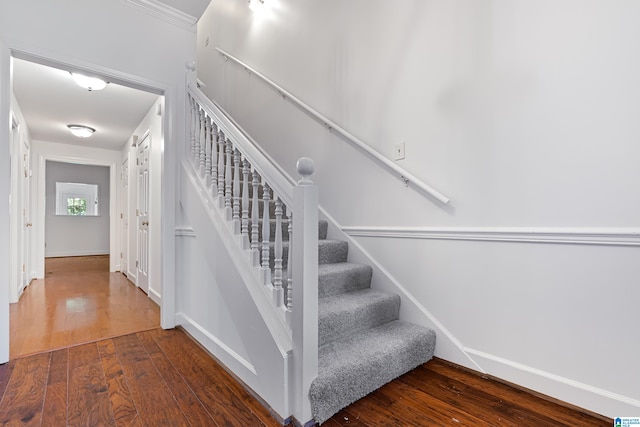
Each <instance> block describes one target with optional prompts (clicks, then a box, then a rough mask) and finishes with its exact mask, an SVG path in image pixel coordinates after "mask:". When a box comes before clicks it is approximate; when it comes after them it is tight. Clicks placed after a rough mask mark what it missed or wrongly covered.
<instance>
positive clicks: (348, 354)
mask: <svg viewBox="0 0 640 427" xmlns="http://www.w3.org/2000/svg"><path fill="white" fill-rule="evenodd" d="M272 211H273V208H272ZM327 228H328V224H327V222H326V221H320V222H319V227H318V239H319V240H318V263H319V266H318V297H319V300H318V317H319V319H318V344H319V348H318V353H319V354H318V356H319V360H318V362H319V363H318V377H317V378H316V379H315V380H314V381H313V383H312V384H311V390H310V392H309V396H310V398H311V407H312V413H313V418H314V420H315V421H316V422H318V423H322V422H324V421H326V420H327V419H329V418H330V417H331V416H332V415H333V414H335V413H336V412H338V411H340V410H341V409H342V408H344V407H346V406H348V405H350V404H351V403H353V402H355V401H356V400H358V399H360V398H362V397H364V396H366V395H367V394H369V393H371V392H372V391H374V390H376V389H378V388H380V387H381V386H382V385H384V384H386V383H388V382H389V381H391V380H393V379H395V378H397V377H399V376H400V375H402V374H404V373H406V372H408V371H410V370H411V369H413V368H415V367H417V366H419V365H421V364H423V363H425V362H427V361H428V360H429V359H431V357H432V356H433V352H434V349H435V339H436V337H435V333H434V332H433V331H432V330H430V329H426V328H424V327H421V326H417V325H414V324H411V323H407V322H403V321H401V320H398V317H399V312H400V297H399V296H398V295H396V294H392V293H387V292H382V291H378V290H374V289H371V277H372V269H371V267H370V266H368V265H361V264H352V263H350V262H348V252H349V246H348V244H347V242H345V241H341V240H329V239H327ZM271 229H272V230H273V227H272V228H271ZM285 232H286V227H283V238H284V240H285V241H288V237H289V236H288V233H285ZM286 254H287V252H285V263H286V257H287V255H286ZM272 258H273V256H272Z"/></svg>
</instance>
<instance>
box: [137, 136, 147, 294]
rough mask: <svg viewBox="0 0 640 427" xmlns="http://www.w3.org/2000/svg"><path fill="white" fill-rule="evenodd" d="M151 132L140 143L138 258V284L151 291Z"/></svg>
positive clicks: (138, 162)
mask: <svg viewBox="0 0 640 427" xmlns="http://www.w3.org/2000/svg"><path fill="white" fill-rule="evenodd" d="M149 142H150V141H149V134H146V135H145V136H144V137H143V138H142V140H141V141H140V142H139V144H138V157H137V159H138V160H137V164H138V165H137V166H138V168H137V169H138V208H137V216H138V260H137V261H136V264H137V265H136V267H137V285H138V287H139V288H140V289H142V290H143V291H144V292H146V293H149V145H150V144H149Z"/></svg>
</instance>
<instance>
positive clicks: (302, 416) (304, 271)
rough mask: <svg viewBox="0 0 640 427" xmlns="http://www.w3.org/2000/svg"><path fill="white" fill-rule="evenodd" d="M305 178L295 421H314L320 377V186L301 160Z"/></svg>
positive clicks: (298, 247) (299, 201)
mask: <svg viewBox="0 0 640 427" xmlns="http://www.w3.org/2000/svg"><path fill="white" fill-rule="evenodd" d="M297 169H298V173H299V174H300V175H301V176H302V179H300V181H298V184H297V185H296V187H294V189H293V212H294V214H295V215H293V247H294V248H295V251H294V252H293V253H290V254H289V256H292V257H293V292H292V293H293V304H292V307H291V308H292V337H293V368H294V384H293V389H294V399H295V401H294V402H293V403H294V405H293V407H294V408H295V414H294V415H295V416H296V418H297V419H298V420H299V421H301V422H302V423H305V422H307V421H309V420H311V417H312V416H311V404H310V401H309V388H310V386H311V382H312V381H313V380H314V379H315V378H316V377H317V376H318V187H316V186H315V184H314V183H313V181H311V179H310V176H311V175H312V174H313V172H314V171H315V166H314V163H313V160H311V159H309V158H306V157H303V158H301V159H300V160H298V164H297Z"/></svg>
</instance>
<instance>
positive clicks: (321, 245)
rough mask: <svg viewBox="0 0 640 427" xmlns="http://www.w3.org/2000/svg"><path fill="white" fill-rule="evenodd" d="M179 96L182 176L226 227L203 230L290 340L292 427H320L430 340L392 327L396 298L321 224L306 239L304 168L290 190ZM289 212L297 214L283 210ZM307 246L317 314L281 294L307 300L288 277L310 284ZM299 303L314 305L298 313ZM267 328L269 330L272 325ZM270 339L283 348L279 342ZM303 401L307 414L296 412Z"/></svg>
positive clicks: (211, 112)
mask: <svg viewBox="0 0 640 427" xmlns="http://www.w3.org/2000/svg"><path fill="white" fill-rule="evenodd" d="M189 90H190V96H191V98H190V99H191V103H192V128H191V142H190V145H189V146H188V147H187V151H188V152H189V155H190V157H191V161H189V162H185V163H184V165H185V166H184V167H185V168H187V169H191V170H192V171H193V172H188V174H190V175H191V176H194V177H195V176H196V175H198V176H199V177H198V178H197V179H196V178H194V179H193V181H192V182H193V184H194V185H195V186H198V187H200V194H202V195H203V197H204V198H206V199H207V200H205V201H203V203H202V205H203V206H205V205H206V206H208V207H209V208H210V209H215V210H217V211H218V212H219V213H220V214H219V217H220V218H224V222H226V224H224V223H216V224H212V225H211V226H215V227H220V226H222V227H223V228H226V229H227V230H228V232H229V233H233V235H234V239H228V242H230V243H229V246H228V250H229V251H231V250H237V251H239V252H240V253H242V254H243V255H242V256H241V257H240V258H241V259H245V260H246V263H244V264H242V263H236V268H238V269H239V271H240V270H247V269H251V270H252V271H254V273H255V274H254V273H252V274H249V275H245V276H244V278H245V279H244V280H245V282H247V283H246V286H248V287H252V286H253V284H252V283H248V282H252V281H255V286H257V287H258V288H262V290H263V291H264V292H265V293H264V294H262V293H259V294H260V295H258V294H255V293H254V294H253V295H254V296H253V298H254V299H255V300H256V301H257V302H258V304H259V305H262V307H264V304H263V303H261V302H260V301H262V299H264V300H265V301H270V302H271V303H272V304H273V306H272V310H273V311H274V313H277V316H280V319H282V325H285V324H286V325H288V327H289V328H290V329H289V330H290V331H292V332H290V334H289V338H288V339H289V340H290V341H289V344H286V343H284V344H281V348H285V347H288V348H289V350H286V349H285V350H284V351H286V352H288V354H291V357H292V359H289V360H293V365H292V368H291V370H290V371H289V374H288V375H286V376H290V378H283V379H282V381H283V382H284V383H288V384H289V386H288V387H285V389H284V390H285V393H287V394H288V395H289V397H288V400H289V401H290V402H292V403H290V405H291V408H292V411H299V412H298V413H297V414H296V413H295V412H294V416H296V417H297V418H298V419H300V417H304V419H302V421H306V420H308V419H309V418H310V417H311V416H312V417H313V419H314V420H315V421H316V422H318V423H323V422H324V421H326V420H327V419H329V418H330V417H331V416H332V415H333V414H335V413H336V412H338V411H339V410H341V409H342V408H344V407H346V406H348V405H349V404H351V403H353V402H355V401H356V400H358V399H360V398H362V397H364V396H365V395H367V394H369V393H371V392H372V391H374V390H376V389H377V388H379V387H381V386H382V385H384V384H386V383H387V382H389V381H391V380H393V379H394V378H397V377H398V376H400V375H402V374H404V373H406V372H407V371H409V370H411V369H413V368H415V367H417V366H419V365H421V364H423V363H425V362H427V361H428V360H429V359H431V357H432V356H433V353H434V349H435V333H434V332H433V331H432V330H430V329H427V328H424V327H421V326H418V325H414V324H411V323H407V322H403V321H401V320H399V312H400V297H399V296H398V295H396V294H393V293H388V292H382V291H379V290H375V289H372V288H371V278H372V268H371V267H370V266H368V265H360V264H353V263H350V262H349V261H348V255H349V245H348V243H347V242H345V241H341V240H331V239H328V238H327V230H328V223H327V222H326V221H322V220H321V221H319V222H318V234H317V240H316V238H315V229H314V228H313V227H314V225H313V224H315V219H313V220H311V221H307V220H301V219H302V212H312V211H315V210H316V209H317V192H316V196H315V202H314V203H315V206H316V208H315V209H311V210H309V209H307V206H313V205H307V204H306V203H307V202H306V200H307V199H304V200H305V202H304V203H305V204H304V205H302V200H303V199H302V198H301V197H299V198H296V196H295V194H299V195H302V194H303V191H300V192H298V193H295V191H293V190H292V189H293V188H297V189H301V188H300V186H301V185H302V186H303V187H304V186H306V188H310V187H309V186H312V182H311V180H310V179H309V176H310V175H311V174H312V173H313V170H312V169H313V168H312V166H311V167H310V168H309V171H308V172H304V171H303V169H304V167H303V168H300V167H299V169H298V171H299V173H300V174H301V175H302V176H303V179H302V180H301V181H299V183H298V186H297V187H296V186H292V185H291V184H290V183H289V182H283V178H282V174H280V173H279V171H277V169H274V167H273V166H271V165H270V164H269V163H270V162H269V160H266V161H265V160H264V159H261V158H260V155H262V154H261V153H259V152H257V151H256V149H255V148H253V147H249V146H247V145H245V144H247V142H248V141H247V138H246V137H243V136H242V132H241V131H240V130H238V129H237V128H234V126H235V124H233V123H232V122H230V121H229V119H227V118H226V117H223V115H224V113H223V112H221V110H219V109H218V107H217V106H214V105H212V104H211V103H210V101H209V100H206V99H204V98H203V96H202V95H201V94H199V93H198V92H197V89H195V88H190V89H189ZM221 123H222V124H221ZM230 136H231V138H230ZM243 138H244V140H243ZM257 165H260V167H258V166H257ZM258 172H259V173H258ZM269 180H271V181H269ZM285 181H286V180H285ZM305 191H306V190H305ZM205 194H206V196H204V195H205ZM292 194H293V195H292ZM305 194H306V193H305ZM305 197H306V196H305ZM312 199H313V197H312V198H310V199H309V200H312ZM296 200H297V201H296ZM294 206H297V208H296V209H299V210H294V209H292V207H294ZM301 206H304V209H302V208H300V207H301ZM265 207H266V209H265ZM260 213H261V214H260ZM314 215H315V214H314ZM314 215H311V216H314ZM305 216H306V213H305ZM292 217H293V221H294V222H295V221H296V218H297V221H301V222H299V223H298V224H304V223H306V224H308V226H304V225H300V226H299V228H295V227H292V225H293V223H291V218H292ZM316 218H317V217H316ZM296 230H298V231H296ZM303 230H306V231H304V232H302V231H303ZM292 231H293V233H294V234H293V235H295V236H305V237H304V240H296V239H294V242H295V247H294V248H293V250H292V253H293V254H294V256H295V257H298V258H297V259H299V260H301V261H302V260H304V266H310V265H312V264H313V265H314V266H313V268H307V267H301V266H299V265H298V264H294V263H293V261H292V260H290V259H289V258H290V257H289V256H290V250H289V242H290V239H289V238H290V235H291V233H292ZM298 232H300V233H301V234H297V233H298ZM233 240H235V242H233ZM316 241H317V252H318V253H317V258H318V261H317V262H318V264H317V307H316V303H315V300H314V299H311V300H309V299H306V298H305V299H304V301H303V303H302V304H292V302H293V301H294V299H293V298H292V297H291V292H293V294H294V295H297V296H296V298H300V296H299V295H301V294H303V293H306V294H309V292H307V291H308V290H309V289H313V292H312V293H311V294H312V295H315V285H314V284H313V282H315V279H314V280H309V284H307V283H306V280H307V279H304V281H305V283H302V280H301V279H298V280H297V281H296V280H294V279H295V278H296V277H298V278H300V277H303V276H304V277H309V276H308V275H302V276H296V273H295V271H303V270H304V271H313V274H312V275H311V277H312V278H315V269H316V267H315V262H314V259H315V258H314V257H315V251H311V250H310V249H309V248H315V245H316V243H315V242H316ZM305 242H309V243H305ZM311 242H312V244H310V243H311ZM301 243H302V244H301ZM231 244H233V245H236V246H233V247H232V245H231ZM298 244H301V246H298ZM301 248H302V249H301ZM300 251H302V252H300ZM300 253H304V254H311V253H313V256H312V257H309V256H306V255H305V256H298V254H300ZM241 265H243V266H245V267H241ZM297 268H300V269H301V270H296V269H297ZM290 273H291V274H290ZM252 292H253V291H252ZM261 295H262V296H261ZM264 295H266V296H267V297H266V299H265V297H264ZM298 301H299V302H300V300H298ZM305 301H306V302H305ZM309 301H314V302H313V303H312V304H310V305H305V304H308V302H309ZM305 307H308V308H307V309H305ZM315 308H317V346H316V344H315V339H308V338H309V337H310V336H311V337H314V336H315V333H311V334H309V333H308V332H306V333H305V331H309V330H314V331H315V325H316V323H315V320H314V321H313V322H309V321H308V320H307V319H315V317H314V316H315ZM296 310H298V311H296ZM262 313H263V315H264V313H265V312H264V311H262ZM295 313H298V314H295ZM300 316H302V317H300ZM301 319H302V320H304V322H302V323H304V324H306V325H309V324H312V325H313V328H307V327H306V326H304V325H303V326H301V327H300V326H299V323H297V322H299V321H300V320H301ZM270 324H271V325H274V323H273V321H272V322H271V323H270ZM278 328H279V327H276V328H275V329H274V330H279V329H278ZM296 328H297V329H296ZM296 331H298V332H296ZM300 331H302V335H301V332H300ZM279 336H280V338H279V339H280V341H281V343H283V342H284V341H282V340H283V338H282V337H283V335H282V334H280V335H279ZM296 340H299V341H296ZM309 343H312V344H311V346H310V344H309ZM296 349H297V350H296ZM316 352H317V366H316V362H315V354H316ZM301 353H303V354H301ZM283 354H284V353H283ZM308 355H311V356H310V357H309V356H308ZM286 360H287V359H285V362H286ZM296 360H298V362H296ZM316 369H317V371H316ZM315 372H317V375H316V374H315ZM310 373H312V374H311V375H310ZM265 399H266V400H267V401H268V400H269V399H267V398H265ZM305 400H306V402H307V403H306V408H307V409H304V406H305V404H304V401H305ZM309 404H310V414H309ZM301 408H302V409H301ZM300 414H302V415H300ZM286 415H288V414H286Z"/></svg>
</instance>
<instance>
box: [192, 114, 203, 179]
mask: <svg viewBox="0 0 640 427" xmlns="http://www.w3.org/2000/svg"><path fill="white" fill-rule="evenodd" d="M201 112H202V110H201V109H200V107H199V106H198V108H197V111H196V132H195V138H196V143H195V148H194V150H193V166H195V168H196V170H198V168H199V167H200V129H201V126H200V114H201Z"/></svg>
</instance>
